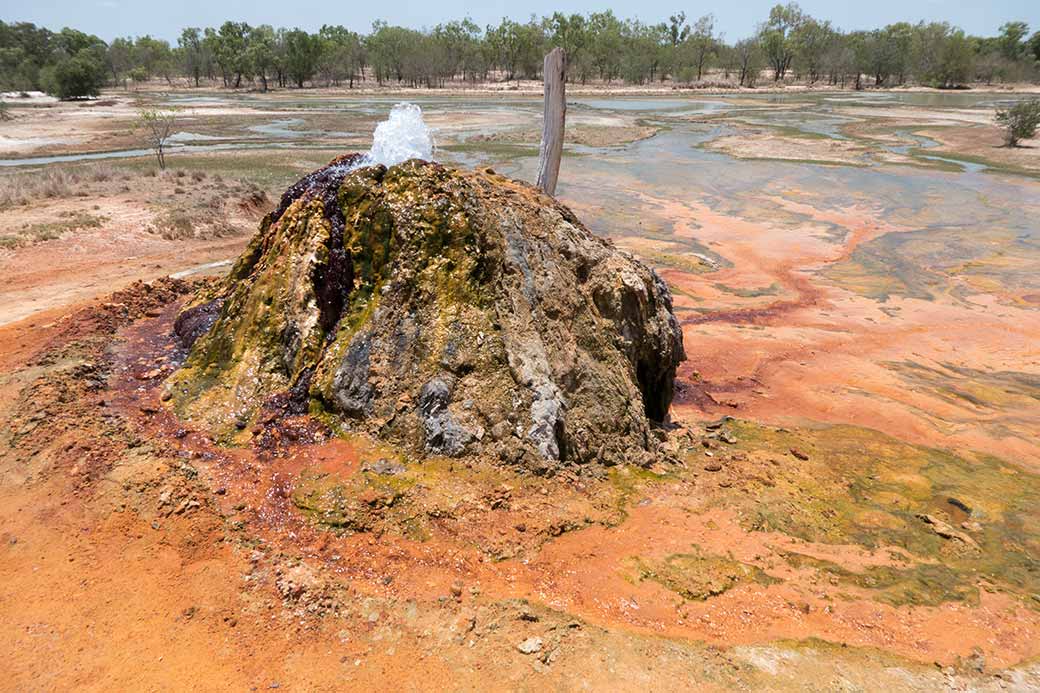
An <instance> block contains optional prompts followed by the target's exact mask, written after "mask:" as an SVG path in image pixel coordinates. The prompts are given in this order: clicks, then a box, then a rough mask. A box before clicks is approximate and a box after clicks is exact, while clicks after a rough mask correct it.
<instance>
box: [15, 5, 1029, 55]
mask: <svg viewBox="0 0 1040 693" xmlns="http://www.w3.org/2000/svg"><path fill="white" fill-rule="evenodd" d="M2 4H3V6H2V7H0V20H2V21H4V22H8V23H14V22H31V23H33V24H35V25H37V26H41V27H46V28H47V29H50V30H51V31H60V30H61V29H62V28H64V27H70V28H73V29H78V30H80V31H83V32H86V33H88V34H94V35H96V36H98V37H99V38H101V39H103V40H104V41H105V42H106V43H110V42H111V41H112V40H113V39H114V38H117V37H125V36H130V37H136V36H144V35H149V36H152V37H155V38H158V39H163V40H166V41H168V42H170V44H171V45H176V43H177V37H178V36H179V35H180V32H181V30H182V29H184V28H186V27H192V26H194V27H219V26H220V25H221V24H223V23H224V22H225V21H229V20H230V21H236V22H241V21H244V22H247V23H248V24H250V25H252V26H256V25H260V24H270V25H272V26H274V27H285V28H300V29H304V30H306V31H309V32H316V31H317V30H318V29H319V28H320V27H321V26H322V25H323V24H331V25H337V24H339V25H343V26H345V27H347V28H348V29H350V30H352V31H356V32H359V33H363V34H367V33H369V32H370V30H371V27H372V23H373V22H375V21H378V20H384V21H386V22H388V23H389V24H394V25H400V26H405V27H409V28H412V29H429V28H432V27H434V26H436V25H437V24H439V23H443V22H449V21H455V20H461V19H465V18H469V19H472V20H473V21H474V22H475V23H476V24H477V25H479V26H480V27H481V28H483V27H485V26H487V25H488V24H492V25H497V24H498V23H499V22H501V21H502V19H503V18H508V19H512V20H515V21H520V22H525V21H527V20H528V19H529V18H530V16H531V15H532V14H533V15H535V16H536V17H542V16H546V15H551V14H552V13H553V12H564V13H565V14H572V13H578V14H587V13H589V12H599V11H604V10H606V9H612V10H613V12H614V14H615V15H616V16H618V17H619V18H622V19H629V18H631V19H638V20H639V21H642V22H644V23H646V24H657V23H659V22H662V21H666V20H667V18H668V16H669V15H671V14H675V13H677V12H680V11H685V12H686V16H687V21H689V22H691V23H692V22H693V21H695V20H696V19H697V18H698V17H701V16H704V15H706V14H713V15H714V16H715V20H716V28H717V30H718V31H719V32H720V33H721V34H722V36H723V38H724V40H726V41H728V42H732V41H735V40H739V39H741V38H744V37H746V36H750V35H752V34H753V33H754V32H755V30H756V29H757V27H758V25H759V24H760V23H761V22H762V21H764V20H765V19H766V17H767V16H768V14H769V9H770V8H771V7H772V6H773V5H775V4H777V3H776V1H775V0H753V1H752V2H744V3H740V4H738V5H736V6H730V7H722V8H718V9H713V8H710V7H702V8H699V9H688V8H682V7H676V6H675V5H677V4H681V3H672V2H661V1H660V0H652V1H651V2H649V3H640V4H639V5H635V4H634V3H633V4H632V6H629V5H628V4H622V5H621V6H620V7H617V6H615V7H611V8H605V7H603V6H602V5H601V4H596V3H591V2H572V3H567V4H564V5H562V6H560V5H552V4H550V3H548V2H544V0H535V1H534V2H531V3H530V4H529V6H528V8H527V9H525V11H523V12H516V11H512V12H510V11H508V10H507V6H506V3H504V2H501V1H498V2H495V3H484V4H477V3H471V2H469V1H468V0H461V1H459V0H449V1H448V2H447V3H442V4H439V5H436V6H431V5H430V4H429V3H418V2H414V0H402V1H401V2H398V3H396V4H395V7H394V8H393V9H389V10H388V9H387V8H379V11H378V12H377V10H376V8H374V7H373V8H371V9H369V8H364V9H361V10H360V11H357V12H354V13H353V14H352V16H351V17H349V18H344V17H342V16H335V15H336V14H337V13H335V12H329V11H328V7H327V6H326V5H319V4H318V3H316V2H314V1H313V0H300V2H297V3H295V4H293V5H292V6H286V5H285V4H283V3H274V2H271V1H270V0H258V2H256V3H248V4H247V3H244V2H240V1H238V0H235V1H234V2H228V3H222V4H221V6H214V5H213V4H212V3H202V2H199V1H198V0H188V1H187V2H184V3H182V4H181V5H179V6H161V7H156V6H155V5H152V4H150V3H142V2H133V1H130V0H94V2H90V3H80V2H72V1H70V0H54V1H53V2H50V3H48V4H47V5H42V4H41V3H38V2H34V3H28V2H24V3H23V2H8V1H7V0H5V1H4V2H3V3H2ZM799 4H800V5H801V7H802V9H803V10H804V11H805V12H807V13H808V14H810V15H812V16H813V17H815V18H817V19H820V20H829V21H830V22H831V23H832V24H833V25H834V26H835V27H836V28H838V29H841V30H843V31H856V30H863V29H874V28H879V27H883V26H885V25H888V24H893V23H896V22H904V21H905V22H909V23H911V24H916V23H917V22H919V21H924V22H932V21H945V22H949V23H950V24H951V25H953V26H957V27H959V28H961V29H963V30H964V31H965V32H967V33H968V34H972V35H977V36H993V35H996V34H997V33H998V29H999V27H1000V26H1001V25H1002V24H1004V23H1005V22H1009V21H1023V22H1026V23H1027V24H1029V28H1030V33H1032V32H1035V31H1037V30H1040V3H1035V2H1032V3H1027V2H1026V1H1025V0H1001V1H999V2H995V3H992V4H990V5H986V6H982V5H971V6H965V5H962V4H960V3H947V2H941V1H940V0H914V1H912V2H901V3H896V2H893V1H892V0H883V1H882V3H881V6H880V7H879V6H878V5H877V4H876V3H874V4H871V5H863V6H856V7H835V6H833V5H829V4H828V3H825V2H820V1H815V2H802V3H799ZM224 8H227V9H224ZM345 9H346V8H345ZM637 9H638V11H636V10H637ZM348 11H349V10H348ZM301 16H306V17H314V18H320V19H315V20H313V21H309V22H301V21H299V18H300V17H301Z"/></svg>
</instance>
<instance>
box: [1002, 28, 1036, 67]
mask: <svg viewBox="0 0 1040 693" xmlns="http://www.w3.org/2000/svg"><path fill="white" fill-rule="evenodd" d="M1027 34H1029V25H1028V24H1026V23H1025V22H1005V23H1004V24H1001V25H1000V35H999V36H998V37H997V40H996V43H997V46H998V47H999V49H1000V53H1001V55H1003V56H1004V59H1006V60H1018V59H1019V58H1021V57H1022V55H1023V54H1025V53H1026V51H1027V48H1026V43H1025V40H1024V39H1025V37H1026V35H1027Z"/></svg>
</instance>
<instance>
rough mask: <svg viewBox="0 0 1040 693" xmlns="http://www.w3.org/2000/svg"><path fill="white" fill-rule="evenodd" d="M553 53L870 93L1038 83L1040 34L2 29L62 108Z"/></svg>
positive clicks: (594, 68) (621, 65)
mask: <svg viewBox="0 0 1040 693" xmlns="http://www.w3.org/2000/svg"><path fill="white" fill-rule="evenodd" d="M553 46H560V47H562V48H564V49H565V50H566V51H567V55H568V79H569V80H570V81H571V82H580V83H583V84H584V83H588V82H593V81H595V82H608V83H612V82H624V83H628V84H651V83H657V82H666V81H670V82H672V83H676V84H690V85H697V84H701V85H704V84H706V83H707V84H711V83H714V82H715V81H719V82H721V81H725V82H726V83H733V84H739V85H740V86H745V87H754V86H755V85H756V84H757V83H760V82H761V81H762V80H772V81H775V82H790V81H800V82H804V83H808V84H817V83H824V84H829V85H835V86H841V87H852V88H856V89H861V88H864V87H868V86H874V87H888V86H896V85H903V84H907V83H910V82H913V83H917V84H923V85H929V86H936V87H942V88H952V87H957V86H961V85H966V84H969V83H973V82H985V83H994V82H1010V81H1023V80H1038V79H1040V31H1037V32H1035V33H1033V34H1032V35H1030V33H1029V27H1028V25H1027V24H1026V23H1025V22H1008V23H1006V24H1004V25H1002V26H1001V27H1000V28H999V32H998V34H997V35H995V36H988V37H980V36H971V35H968V34H966V33H965V32H964V31H962V30H961V29H959V28H957V27H954V26H951V25H950V24H948V23H946V22H928V23H926V22H920V23H918V24H910V23H906V22H899V23H895V24H889V25H887V26H885V27H882V28H878V29H873V30H869V31H842V30H841V29H839V28H838V27H835V26H833V25H832V23H831V22H829V21H826V20H820V19H817V18H814V17H812V16H810V15H809V14H807V13H806V12H804V11H803V10H802V9H801V8H800V7H799V6H798V5H797V4H796V3H793V2H790V3H788V4H786V5H776V6H775V7H773V8H772V10H771V11H770V13H769V16H768V17H766V18H765V20H764V21H763V22H762V23H761V24H760V25H759V27H758V29H757V31H756V32H755V33H754V34H753V35H751V36H748V37H746V38H742V39H740V40H737V41H734V42H732V43H729V42H727V41H726V40H725V37H724V36H723V35H721V34H720V33H719V31H718V30H717V28H716V25H715V18H714V16H713V15H710V14H709V15H705V16H703V17H700V18H699V19H696V20H688V18H687V16H686V14H685V13H683V12H677V13H676V14H674V15H672V16H670V17H668V19H667V21H662V22H659V23H656V24H646V23H644V22H642V21H639V20H637V19H620V18H618V17H617V16H615V15H614V13H613V12H611V11H609V10H607V11H605V12H593V13H589V14H569V15H568V14H563V13H559V12H557V13H554V14H553V15H551V16H547V17H541V18H536V17H534V16H532V17H531V19H530V20H528V21H527V22H517V21H514V20H511V19H503V20H502V22H501V23H499V24H498V25H497V26H496V25H488V26H486V27H484V28H481V27H479V26H478V25H477V24H475V23H474V22H473V21H471V20H470V19H464V20H461V21H453V22H448V23H444V24H438V25H437V26H435V27H433V28H432V29H424V30H417V29H410V28H407V27H402V26H394V25H390V24H388V23H386V22H382V21H379V22H375V23H374V24H373V26H372V29H371V31H370V32H368V33H367V34H360V33H358V32H355V31H351V30H349V29H347V28H345V27H342V26H332V25H325V26H322V27H321V29H320V30H319V31H317V32H316V33H310V32H307V31H304V30H302V29H284V28H278V29H276V28H274V27H272V26H269V25H266V24H261V25H259V26H250V25H249V24H247V23H245V22H231V21H228V22H225V23H224V24H222V25H221V26H220V27H217V28H211V27H206V28H200V27H188V28H186V29H183V30H182V31H181V34H180V37H179V38H178V39H177V43H176V45H171V44H170V43H168V42H167V41H164V40H161V39H156V38H153V37H151V36H139V37H136V38H129V37H128V38H117V39H114V40H113V41H112V42H111V43H106V42H104V41H102V40H101V39H100V38H98V37H97V36H93V35H88V34H85V33H83V32H81V31H78V30H76V29H70V28H65V29H62V30H61V31H58V32H52V31H50V30H48V29H45V28H41V27H37V26H35V25H34V24H31V23H27V22H16V23H10V24H8V23H5V22H0V88H2V89H4V90H8V91H12V90H13V91H31V90H42V91H46V92H48V93H51V94H54V95H56V96H59V97H61V98H72V97H79V96H88V95H96V94H98V93H99V92H100V90H101V88H102V87H104V86H106V85H115V86H122V87H128V86H129V85H131V84H133V83H141V82H145V81H148V80H151V79H161V80H165V81H166V82H168V83H169V84H170V85H171V86H172V85H173V84H175V83H177V82H184V81H187V83H189V84H190V85H193V86H196V87H198V86H202V85H203V84H207V85H210V84H214V83H216V84H222V85H223V86H224V87H227V88H229V89H239V88H250V89H260V90H263V91H266V90H268V89H269V88H271V87H272V86H277V87H281V88H285V87H296V88H303V87H306V86H347V87H350V88H353V87H354V86H355V85H357V84H358V83H359V82H365V83H372V82H374V83H376V84H378V85H380V86H383V85H394V86H409V87H430V88H436V87H443V86H445V85H447V84H450V83H477V82H486V81H490V80H514V79H537V78H538V77H539V76H540V71H541V67H542V57H543V55H544V54H545V53H546V52H547V51H548V50H549V49H550V48H551V47H553ZM719 86H722V84H721V83H720V84H719Z"/></svg>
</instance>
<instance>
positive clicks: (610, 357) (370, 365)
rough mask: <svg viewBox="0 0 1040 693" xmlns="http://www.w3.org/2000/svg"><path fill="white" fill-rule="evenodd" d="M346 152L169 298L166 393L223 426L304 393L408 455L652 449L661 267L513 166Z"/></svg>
mask: <svg viewBox="0 0 1040 693" xmlns="http://www.w3.org/2000/svg"><path fill="white" fill-rule="evenodd" d="M358 163H360V159H359V157H358V156H357V155H350V156H347V157H341V158H340V159H337V160H336V161H334V162H332V163H331V164H330V165H329V166H327V167H325V168H323V169H319V170H318V171H316V172H314V173H312V174H310V175H309V176H307V177H306V178H304V179H302V180H301V181H300V182H299V183H297V184H296V185H294V186H293V187H291V188H290V189H289V190H288V191H287V192H286V194H285V196H284V197H283V198H282V202H281V205H280V206H279V208H278V209H277V210H276V211H275V212H274V213H272V214H271V215H269V216H268V217H267V218H266V219H265V220H264V221H263V223H262V224H261V227H260V231H259V233H258V234H257V235H256V236H255V237H254V238H253V240H252V241H251V243H250V244H249V247H248V248H247V249H246V251H245V252H244V253H243V254H242V256H241V257H240V258H239V260H238V262H237V263H236V265H235V266H234V268H233V269H232V271H231V273H230V275H229V276H228V278H227V280H226V281H225V283H224V284H223V286H222V287H221V288H219V289H218V290H217V291H216V292H213V293H210V294H208V295H206V296H200V297H199V298H198V299H197V300H196V302H195V304H194V305H193V306H191V307H189V308H188V309H186V310H185V311H184V312H183V313H182V314H181V315H180V316H179V318H178V325H177V331H178V334H179V335H180V336H181V337H182V340H184V341H185V343H186V344H190V345H191V351H190V353H189V355H188V358H187V361H186V362H185V364H184V367H183V368H182V369H181V370H180V371H178V372H177V373H176V374H175V375H174V376H173V377H172V378H171V380H170V382H169V384H168V387H169V390H170V392H171V393H172V395H173V396H172V403H173V406H174V407H175V409H176V410H177V412H178V413H179V414H180V415H182V416H184V417H187V418H191V419H195V420H201V421H202V422H203V423H204V424H205V425H206V427H208V428H209V429H210V430H211V431H213V432H214V433H215V434H217V435H218V436H221V437H223V438H225V439H232V438H234V437H235V436H236V435H239V436H244V435H245V434H242V433H236V431H242V430H243V429H245V428H247V427H249V426H250V424H257V423H260V424H263V423H265V422H269V421H273V420H275V419H277V418H278V417H280V416H282V415H287V414H301V413H306V412H310V413H311V414H315V415H319V416H322V417H323V418H324V419H325V420H326V421H328V422H329V423H331V424H332V425H333V426H334V427H335V426H343V427H345V428H353V429H356V430H363V431H368V432H371V433H374V434H376V435H378V436H380V437H381V438H383V439H385V440H389V441H392V442H395V443H399V444H402V445H405V446H406V447H407V448H409V449H412V450H415V451H418V452H420V453H421V454H424V455H431V454H432V455H446V456H461V455H469V454H486V455H489V456H492V457H496V458H498V459H500V460H502V461H505V462H508V463H514V464H519V465H522V466H524V467H527V468H529V469H532V470H535V471H548V470H550V469H552V468H554V467H556V466H558V465H559V464H586V463H591V462H600V463H604V464H616V463H619V462H636V463H648V462H650V461H651V459H652V456H653V451H654V450H656V440H655V437H654V436H653V434H652V431H651V428H652V427H653V426H654V424H656V423H660V422H662V421H663V420H664V419H665V418H666V416H667V413H668V408H669V405H670V403H671V399H672V392H673V382H674V378H675V371H676V367H677V365H678V364H679V362H680V361H681V360H682V359H683V358H684V353H683V346H682V333H681V330H680V328H679V324H678V322H677V321H676V319H675V316H674V315H673V313H672V301H671V295H670V293H669V291H668V289H667V287H666V286H665V285H664V283H663V282H662V281H661V279H660V278H659V277H658V276H657V275H656V274H655V273H654V272H652V271H651V270H650V269H648V268H647V267H645V266H644V265H642V264H641V263H639V262H638V261H636V260H635V259H634V258H632V257H631V256H630V255H628V254H626V253H624V252H623V251H620V250H618V249H616V248H614V247H613V246H612V245H611V244H610V243H609V242H607V241H605V240H602V239H600V238H597V237H595V236H594V235H592V234H591V233H590V232H589V231H588V230H586V229H585V228H584V226H582V225H581V223H580V222H579V221H578V220H577V219H576V218H575V217H574V215H573V214H572V213H571V212H570V210H568V209H567V208H566V207H564V206H562V205H560V204H559V203H558V202H556V201H555V200H553V199H552V198H550V197H547V196H545V195H543V194H541V193H539V192H538V191H536V190H535V189H533V188H531V187H530V186H528V185H526V184H523V183H519V182H516V181H512V180H509V179H506V178H504V177H502V176H499V175H496V174H494V173H493V172H491V171H483V172H464V171H459V170H454V169H449V168H445V167H443V166H440V165H438V164H435V163H430V162H425V161H420V160H412V161H408V162H405V163H403V164H399V165H397V166H393V167H391V168H389V169H387V168H385V167H383V166H365V167H361V168H355V166H357V164H358Z"/></svg>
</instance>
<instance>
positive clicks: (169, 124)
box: [134, 108, 177, 171]
mask: <svg viewBox="0 0 1040 693" xmlns="http://www.w3.org/2000/svg"><path fill="white" fill-rule="evenodd" d="M176 123H177V112H176V110H174V109H172V108H171V109H166V110H160V109H154V108H144V109H141V110H139V111H138V112H137V120H136V121H135V123H134V129H143V130H144V134H145V138H146V139H147V140H148V146H149V147H151V149H153V150H154V151H155V158H156V159H157V160H158V161H159V169H160V170H162V171H165V170H166V151H165V150H166V142H167V141H168V140H169V139H170V135H172V134H173V128H174V125H176Z"/></svg>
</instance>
